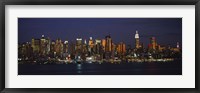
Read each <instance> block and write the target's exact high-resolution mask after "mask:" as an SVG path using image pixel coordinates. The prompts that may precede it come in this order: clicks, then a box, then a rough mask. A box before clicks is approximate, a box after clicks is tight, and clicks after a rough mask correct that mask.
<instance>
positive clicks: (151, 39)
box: [150, 37, 157, 49]
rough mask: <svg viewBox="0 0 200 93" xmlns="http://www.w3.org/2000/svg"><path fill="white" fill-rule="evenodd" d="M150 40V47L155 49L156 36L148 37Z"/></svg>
mask: <svg viewBox="0 0 200 93" xmlns="http://www.w3.org/2000/svg"><path fill="white" fill-rule="evenodd" d="M150 42H151V45H152V49H156V46H157V44H156V38H155V37H151V38H150Z"/></svg>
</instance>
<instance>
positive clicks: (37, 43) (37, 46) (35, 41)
mask: <svg viewBox="0 0 200 93" xmlns="http://www.w3.org/2000/svg"><path fill="white" fill-rule="evenodd" d="M31 47H32V49H33V53H39V51H40V40H39V39H34V38H32V40H31Z"/></svg>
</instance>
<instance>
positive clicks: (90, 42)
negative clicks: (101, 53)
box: [89, 37, 94, 48]
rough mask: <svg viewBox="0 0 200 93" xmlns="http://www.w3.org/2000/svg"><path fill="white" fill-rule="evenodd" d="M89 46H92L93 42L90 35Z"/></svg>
mask: <svg viewBox="0 0 200 93" xmlns="http://www.w3.org/2000/svg"><path fill="white" fill-rule="evenodd" d="M89 47H90V48H93V47H94V42H93V40H92V37H90V40H89Z"/></svg>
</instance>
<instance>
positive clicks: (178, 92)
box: [0, 0, 200, 93]
mask: <svg viewBox="0 0 200 93" xmlns="http://www.w3.org/2000/svg"><path fill="white" fill-rule="evenodd" d="M6 5H195V43H196V45H195V49H196V50H195V82H196V83H195V88H159V89H158V88H139V89H138V88H112V89H110V88H106V89H103V88H95V89H94V88H93V89H90V88H84V89H83V88H78V89H77V88H65V89H63V88H28V89H27V88H26V89H25V88H20V89H17V88H5V80H6V79H5V42H6V41H5V6H6ZM199 32H200V0H0V35H1V36H0V51H1V52H0V60H1V62H0V91H1V93H35V92H36V93H54V92H55V93H75V92H82V93H88V92H90V93H92V92H97V93H100V92H104V93H110V92H116V93H132V92H133V93H200V88H199V84H200V83H199V77H200V76H199V75H200V71H199V70H200V69H199V68H200V64H199V62H198V61H199V57H198V55H199V44H200V43H198V42H199V39H200V38H199V36H200V33H199Z"/></svg>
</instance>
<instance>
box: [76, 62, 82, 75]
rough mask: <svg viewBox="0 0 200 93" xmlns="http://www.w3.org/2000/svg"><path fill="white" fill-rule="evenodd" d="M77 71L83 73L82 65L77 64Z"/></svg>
mask: <svg viewBox="0 0 200 93" xmlns="http://www.w3.org/2000/svg"><path fill="white" fill-rule="evenodd" d="M77 73H82V65H81V64H77Z"/></svg>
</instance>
